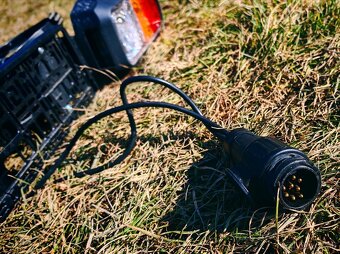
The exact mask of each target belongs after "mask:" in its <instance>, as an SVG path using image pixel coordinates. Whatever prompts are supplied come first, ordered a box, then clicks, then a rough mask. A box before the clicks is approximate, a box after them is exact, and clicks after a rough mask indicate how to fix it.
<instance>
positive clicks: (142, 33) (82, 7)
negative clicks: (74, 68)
mask: <svg viewBox="0 0 340 254" xmlns="http://www.w3.org/2000/svg"><path fill="white" fill-rule="evenodd" d="M71 19H72V23H73V28H74V31H75V38H76V40H77V44H78V46H79V48H80V49H81V50H82V53H83V54H84V56H85V58H86V60H87V62H88V64H89V65H91V66H93V67H96V68H108V69H113V70H116V71H119V70H123V69H125V68H129V67H132V66H134V65H135V64H136V63H137V62H138V60H139V59H140V58H141V56H142V55H143V53H144V52H145V51H146V49H147V48H148V46H149V45H150V43H151V42H152V41H153V40H154V39H155V38H156V37H157V35H158V34H159V32H160V29H161V23H162V14H161V9H160V7H159V4H158V1H157V0H78V1H77V2H76V3H75V5H74V7H73V10H72V13H71Z"/></svg>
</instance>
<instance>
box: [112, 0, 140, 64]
mask: <svg viewBox="0 0 340 254" xmlns="http://www.w3.org/2000/svg"><path fill="white" fill-rule="evenodd" d="M112 18H113V22H114V23H115V25H116V29H117V33H118V37H119V40H120V42H121V43H122V45H123V49H124V52H125V54H126V57H127V59H128V60H129V62H130V63H131V64H135V63H136V62H137V60H138V54H139V53H140V52H141V50H142V49H143V47H144V36H143V32H142V30H141V28H140V25H139V22H138V20H137V17H136V15H135V13H134V11H133V8H132V6H131V4H130V1H129V0H122V1H121V3H120V4H119V5H118V7H117V8H116V9H114V10H113V11H112Z"/></svg>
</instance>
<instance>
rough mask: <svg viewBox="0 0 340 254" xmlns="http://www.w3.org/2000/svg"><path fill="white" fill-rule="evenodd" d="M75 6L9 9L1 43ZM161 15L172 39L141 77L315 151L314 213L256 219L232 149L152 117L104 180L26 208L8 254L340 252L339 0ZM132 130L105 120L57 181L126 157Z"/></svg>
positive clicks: (174, 8) (149, 94)
mask: <svg viewBox="0 0 340 254" xmlns="http://www.w3.org/2000/svg"><path fill="white" fill-rule="evenodd" d="M71 7H72V3H71V1H64V0H60V1H55V2H52V1H51V2H49V1H39V3H37V1H13V3H12V2H9V1H8V2H7V1H5V2H3V1H1V6H0V10H1V13H5V14H6V15H2V16H1V19H0V36H1V41H4V40H6V39H8V38H10V37H11V36H13V35H14V34H16V33H17V32H19V31H20V30H22V29H24V28H25V27H27V26H28V25H31V24H33V23H34V22H35V21H36V20H38V19H40V18H42V17H44V16H45V14H46V13H47V12H49V11H50V10H53V9H57V10H58V11H60V12H61V13H62V14H63V16H64V17H67V13H68V12H69V10H70V9H71ZM162 7H163V12H164V16H165V27H164V31H163V32H162V34H161V36H160V37H159V38H158V40H157V42H156V43H154V44H153V46H152V47H151V49H150V50H149V51H148V52H147V54H146V55H145V57H144V58H143V60H142V62H141V64H140V65H139V67H137V68H136V69H135V70H134V71H133V73H134V74H151V75H155V76H159V77H163V78H165V79H167V80H169V81H172V82H174V83H176V84H177V85H178V86H179V87H181V88H182V89H184V91H186V92H187V93H188V94H189V95H190V96H191V97H192V98H193V99H194V100H195V101H196V102H197V104H198V105H199V106H200V108H201V109H202V111H203V112H204V114H205V115H206V116H208V117H210V118H211V119H213V120H215V121H217V122H218V123H220V124H221V125H223V126H225V127H226V128H230V129H231V128H235V127H240V126H242V127H246V128H249V129H251V130H253V131H255V132H256V133H258V134H261V135H275V136H276V137H278V138H280V139H282V140H283V141H285V142H287V143H289V144H290V145H292V146H294V147H297V148H299V149H301V150H303V151H304V152H305V153H306V154H308V156H309V157H310V158H311V159H312V160H313V161H314V162H315V164H316V165H317V166H318V167H319V168H320V169H321V171H322V181H323V183H322V192H321V194H320V196H319V197H318V198H317V200H316V201H315V202H314V203H313V205H312V206H311V207H310V208H309V209H308V210H307V211H304V212H299V213H282V214H280V215H279V217H277V218H275V215H274V214H273V213H271V212H268V211H267V210H264V209H260V210H256V211H254V210H252V209H251V208H250V207H249V206H248V205H247V204H246V202H245V201H244V200H243V199H242V197H241V196H240V193H239V192H238V191H237V190H235V188H234V187H233V186H232V185H231V184H230V182H229V181H228V179H227V176H226V175H225V168H224V157H223V154H222V153H221V152H220V148H221V147H220V145H219V144H218V142H217V141H216V140H215V139H213V138H212V137H211V135H210V134H209V133H208V132H207V131H206V130H205V129H204V127H203V126H202V125H201V124H199V123H198V122H196V121H193V120H192V119H188V118H187V117H184V116H182V115H180V114H178V113H175V112H172V111H168V110H161V109H153V110H149V109H148V110H144V109H141V110H136V111H135V115H136V119H137V121H138V131H139V140H138V145H137V147H136V148H135V150H134V151H133V152H132V154H131V156H130V157H129V158H128V159H127V160H126V161H124V162H123V163H121V164H120V165H118V166H116V167H114V168H112V169H109V170H107V171H105V172H104V173H102V174H100V175H95V176H92V177H86V178H82V179H71V180H68V181H66V182H63V183H58V184H54V183H53V182H52V181H49V182H48V183H47V185H46V187H45V188H44V189H43V190H41V191H39V193H38V194H37V195H36V196H35V197H33V198H29V199H24V200H23V202H22V204H20V205H19V206H18V207H17V208H16V209H15V211H13V212H12V214H11V215H10V217H9V218H8V219H7V220H6V221H5V222H4V223H2V225H1V226H0V251H1V252H3V253H10V252H12V253H29V252H33V253H79V252H86V253H154V252H162V253H167V252H176V253H192V252H197V253H226V252H229V253H336V252H338V251H339V236H340V235H339V234H340V233H339V213H340V211H339V173H338V171H339V164H340V142H339V141H340V138H339V130H340V124H339V119H340V116H339V99H340V93H339V88H340V87H339V82H340V78H339V76H340V75H339V72H340V68H339V64H340V61H339V59H340V58H339V57H340V33H339V32H340V22H339V17H340V4H339V2H337V1H288V2H286V1H245V2H242V1H222V0H221V1H196V0H192V1H184V0H183V1H162ZM26 20H27V21H26ZM66 24H67V26H68V27H70V25H69V22H68V21H67V23H66ZM118 86H119V83H114V84H112V85H110V86H108V87H106V88H105V89H103V91H100V92H98V94H97V96H96V98H95V100H94V102H93V104H92V105H90V107H88V109H87V110H86V112H85V115H84V116H82V117H81V118H80V119H79V120H77V121H76V122H75V123H74V124H73V126H72V128H71V134H72V133H74V132H75V130H76V129H77V128H78V127H79V124H80V123H81V122H84V121H85V120H86V119H88V118H89V117H90V116H92V115H94V114H96V113H98V112H100V111H102V110H104V109H106V108H109V107H111V106H115V105H119V104H120V101H119V97H118ZM129 92H130V93H129V94H130V95H129V98H130V99H131V100H132V101H138V100H142V99H150V100H164V101H168V102H172V103H181V100H180V99H179V98H178V97H176V96H175V95H172V94H170V93H169V92H168V91H167V90H164V89H161V88H159V87H156V86H152V87H151V86H146V85H136V86H133V87H132V88H131V89H130V90H129ZM127 133H128V121H127V117H126V116H125V115H124V114H120V115H115V116H112V117H109V118H107V119H105V120H102V121H101V122H100V123H98V124H96V125H95V126H93V128H91V129H90V130H88V131H87V133H86V135H84V137H83V138H82V139H81V140H80V141H79V142H78V143H77V146H76V148H75V149H74V150H73V152H72V154H71V155H70V156H69V160H68V162H69V164H68V165H66V166H65V167H63V168H62V169H61V170H60V171H59V172H58V173H57V174H56V177H61V176H64V175H65V174H66V175H67V174H71V172H72V171H73V170H79V169H81V168H85V167H89V166H91V165H92V166H93V165H96V164H99V163H102V162H104V161H106V160H108V159H110V158H113V157H114V156H117V153H118V152H119V151H121V149H122V146H121V145H122V144H124V141H123V140H124V138H126V137H127ZM93 158H94V159H93ZM52 161H53V160H51V161H49V162H47V164H48V163H52Z"/></svg>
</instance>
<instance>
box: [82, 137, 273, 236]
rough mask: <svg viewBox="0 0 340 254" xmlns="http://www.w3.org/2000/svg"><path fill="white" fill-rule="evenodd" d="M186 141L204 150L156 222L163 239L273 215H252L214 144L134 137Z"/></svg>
mask: <svg viewBox="0 0 340 254" xmlns="http://www.w3.org/2000/svg"><path fill="white" fill-rule="evenodd" d="M188 138H191V139H196V140H197V141H198V142H199V144H200V146H201V147H202V148H203V149H205V150H207V151H206V152H205V153H204V154H203V158H202V159H201V160H200V161H198V162H195V163H194V164H192V165H191V166H190V167H189V169H188V170H187V171H186V175H187V182H186V183H185V185H184V186H183V188H182V190H181V191H180V192H179V193H178V196H179V198H178V200H177V202H176V206H175V207H174V208H173V209H172V211H171V212H169V213H167V214H166V215H165V216H164V217H163V218H161V220H160V224H164V223H165V224H166V225H167V227H164V228H163V232H166V234H167V237H170V238H172V237H173V238H177V239H178V238H179V237H180V238H185V237H186V235H185V234H182V233H183V231H195V232H203V231H207V230H209V231H211V232H217V233H222V232H224V231H226V230H228V231H244V230H247V229H248V228H249V223H250V221H251V227H252V228H254V227H258V226H260V225H263V224H265V223H266V221H268V219H271V218H273V213H270V212H269V213H268V210H264V209H263V210H260V211H258V212H256V213H255V216H254V209H253V208H252V207H251V206H250V203H249V201H248V200H247V199H246V197H245V196H244V195H243V194H242V193H241V191H240V190H239V189H238V187H237V186H236V185H235V184H234V182H232V181H231V180H230V178H229V176H228V175H227V172H226V167H227V164H228V163H227V158H226V155H225V154H224V153H223V151H222V147H221V146H220V145H218V144H217V142H216V141H209V142H203V141H201V140H200V139H199V138H198V137H197V135H196V134H195V133H192V132H185V133H183V134H178V133H176V134H175V133H172V132H169V133H167V134H166V135H163V136H162V138H160V137H155V136H139V137H138V139H139V140H140V141H141V142H143V143H144V142H148V143H149V144H150V145H151V146H154V145H160V144H163V145H164V141H167V140H181V141H183V142H184V143H185V142H186V140H187V141H188V140H189V139H188ZM105 142H111V143H115V144H118V145H119V146H121V147H124V146H126V144H127V142H126V140H124V139H121V138H116V137H114V136H110V137H109V136H107V137H105ZM166 145H171V143H170V144H166ZM90 157H92V159H93V154H91V153H89V152H87V153H85V154H82V155H80V156H78V158H77V160H88V159H89V158H90Z"/></svg>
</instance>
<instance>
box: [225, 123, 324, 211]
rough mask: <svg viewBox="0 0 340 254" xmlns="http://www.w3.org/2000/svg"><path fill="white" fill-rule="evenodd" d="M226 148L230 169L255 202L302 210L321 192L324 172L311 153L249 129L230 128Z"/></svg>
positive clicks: (232, 176) (258, 204) (236, 180)
mask: <svg viewBox="0 0 340 254" xmlns="http://www.w3.org/2000/svg"><path fill="white" fill-rule="evenodd" d="M224 148H225V150H226V152H227V153H228V155H229V158H230V165H229V169H228V173H229V175H230V176H231V178H232V179H233V180H234V181H235V182H236V183H237V185H238V186H239V187H240V188H241V190H242V191H243V192H244V193H245V194H246V195H247V197H248V198H249V199H250V200H251V201H252V202H253V203H254V205H255V206H274V205H275V202H276V196H277V191H278V189H279V201H280V205H281V207H283V208H285V209H294V210H303V209H305V208H307V207H308V206H309V205H310V204H311V203H312V202H313V200H314V199H315V198H316V196H317V195H318V194H319V192H320V187H321V176H320V171H319V169H318V168H316V167H315V166H314V165H313V163H312V162H311V161H310V160H309V159H308V157H307V156H306V155H305V154H304V153H303V152H301V151H299V150H297V149H294V148H292V147H290V146H288V145H286V144H284V143H282V142H280V141H279V140H277V139H275V138H271V137H261V136H257V135H255V134H254V133H252V132H250V131H249V130H246V129H242V128H241V129H235V130H233V131H231V132H229V135H228V140H225V142H224Z"/></svg>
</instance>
